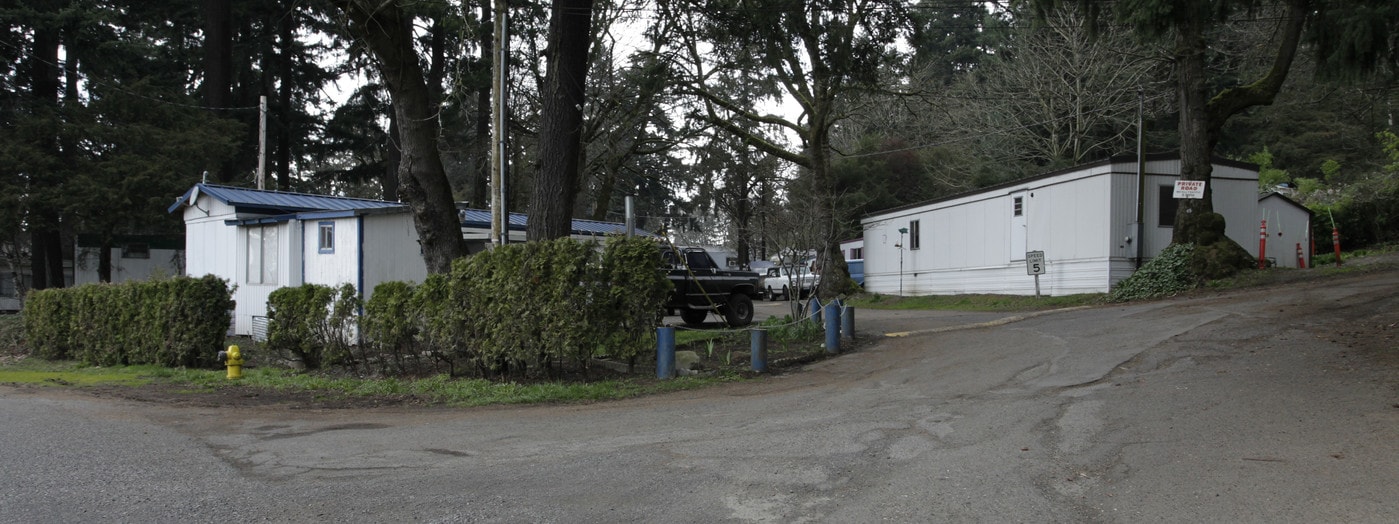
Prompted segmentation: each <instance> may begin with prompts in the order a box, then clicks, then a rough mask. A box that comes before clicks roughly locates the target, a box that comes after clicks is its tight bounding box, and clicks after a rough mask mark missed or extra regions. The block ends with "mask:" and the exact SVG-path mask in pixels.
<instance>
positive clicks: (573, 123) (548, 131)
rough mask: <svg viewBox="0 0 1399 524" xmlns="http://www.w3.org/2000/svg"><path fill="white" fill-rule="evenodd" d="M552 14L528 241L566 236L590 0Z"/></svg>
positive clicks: (562, 0)
mask: <svg viewBox="0 0 1399 524" xmlns="http://www.w3.org/2000/svg"><path fill="white" fill-rule="evenodd" d="M553 11H554V14H553V16H552V18H551V21H550V24H549V52H548V56H549V66H548V67H549V68H548V72H547V73H546V74H545V78H544V93H543V98H544V101H543V108H542V111H541V113H540V126H539V157H540V161H539V172H538V173H537V174H536V176H535V183H534V195H533V198H531V199H530V204H529V227H528V229H527V234H528V236H529V240H530V241H531V242H534V241H540V240H550V239H555V238H562V237H566V236H568V235H569V233H570V232H571V231H572V229H573V227H572V226H573V204H574V201H575V200H576V198H577V193H578V164H579V157H580V153H581V151H580V150H581V147H582V146H581V142H580V137H581V136H582V127H583V102H584V91H583V88H584V85H585V79H586V77H587V72H588V49H589V45H590V44H591V41H592V13H593V0H554V2H553Z"/></svg>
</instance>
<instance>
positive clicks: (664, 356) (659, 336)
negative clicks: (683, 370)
mask: <svg viewBox="0 0 1399 524" xmlns="http://www.w3.org/2000/svg"><path fill="white" fill-rule="evenodd" d="M656 378H658V379H661V380H670V379H672V378H675V328H673V327H658V328H656Z"/></svg>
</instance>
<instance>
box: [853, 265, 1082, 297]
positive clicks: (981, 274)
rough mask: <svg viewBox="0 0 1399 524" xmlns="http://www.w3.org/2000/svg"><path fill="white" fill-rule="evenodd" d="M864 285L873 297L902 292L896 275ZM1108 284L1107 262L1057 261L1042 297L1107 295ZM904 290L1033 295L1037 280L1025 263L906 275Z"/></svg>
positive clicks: (912, 292)
mask: <svg viewBox="0 0 1399 524" xmlns="http://www.w3.org/2000/svg"><path fill="white" fill-rule="evenodd" d="M866 260H868V259H866ZM865 282H866V286H865V287H866V290H868V291H870V292H873V293H886V294H895V293H897V292H898V290H899V275H898V273H897V272H895V273H893V274H881V275H877V276H875V275H870V274H869V273H866V274H865ZM1108 283H1109V266H1108V261H1107V260H1106V259H1102V258H1097V259H1084V260H1056V261H1052V262H1049V264H1048V273H1046V274H1044V275H1040V293H1041V294H1044V295H1070V294H1078V293H1105V292H1107V291H1108ZM903 289H904V294H905V295H963V294H972V293H994V294H1005V295H1033V294H1035V278H1034V276H1031V275H1028V274H1026V271H1025V265H1024V263H1016V264H1011V265H1001V266H992V267H968V268H962V269H943V270H935V271H923V272H919V273H916V274H915V273H913V272H905V274H904V276H903Z"/></svg>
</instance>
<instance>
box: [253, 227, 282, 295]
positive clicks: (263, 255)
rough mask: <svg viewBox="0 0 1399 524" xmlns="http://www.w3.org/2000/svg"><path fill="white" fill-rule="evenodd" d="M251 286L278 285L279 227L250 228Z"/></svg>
mask: <svg viewBox="0 0 1399 524" xmlns="http://www.w3.org/2000/svg"><path fill="white" fill-rule="evenodd" d="M247 280H248V283H249V284H275V283H277V226H275V225H271V226H256V227H250V228H248V276H247Z"/></svg>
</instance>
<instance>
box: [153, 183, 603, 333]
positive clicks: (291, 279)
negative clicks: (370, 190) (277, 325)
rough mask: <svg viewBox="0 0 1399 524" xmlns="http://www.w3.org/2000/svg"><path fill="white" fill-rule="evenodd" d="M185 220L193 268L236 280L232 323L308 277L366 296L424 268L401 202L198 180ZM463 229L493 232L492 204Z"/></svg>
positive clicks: (186, 198)
mask: <svg viewBox="0 0 1399 524" xmlns="http://www.w3.org/2000/svg"><path fill="white" fill-rule="evenodd" d="M176 210H182V213H183V215H184V221H185V247H186V267H185V274H187V275H189V276H196V277H197V276H203V275H216V276H218V277H221V278H224V279H227V280H228V281H229V283H231V284H235V285H236V286H237V288H236V290H235V291H234V296H233V298H234V300H235V301H237V305H236V309H235V310H234V319H233V322H234V326H233V331H234V333H235V334H239V335H249V334H252V333H253V323H254V320H253V319H254V318H255V317H266V316H267V297H268V296H269V295H271V293H272V292H273V291H275V290H277V289H278V288H281V287H288V286H299V285H302V284H320V285H325V286H332V287H336V286H340V285H342V284H346V283H348V284H352V285H354V287H355V289H356V290H358V292H359V293H360V297H361V298H362V299H364V300H368V299H369V297H370V295H371V294H372V293H373V292H374V287H375V286H377V285H379V284H380V283H383V282H388V281H407V282H422V281H423V279H424V278H426V277H427V265H426V264H425V263H424V262H423V257H422V249H421V247H420V246H419V244H418V232H417V229H416V228H415V227H414V225H413V217H412V215H410V214H409V213H408V208H407V207H405V206H404V205H403V204H401V203H399V202H385V201H381V200H367V199H359V198H345V197H334V196H324V195H308V194H301V193H287V192H281V191H263V190H257V189H247V188H238V187H228V186H219V185H213V184H197V185H195V186H194V187H193V188H191V189H190V190H189V191H187V192H185V194H184V195H182V196H180V197H179V199H177V200H176V201H175V204H174V205H172V206H170V209H169V212H172V213H173V212H175V211H176ZM458 215H459V218H460V219H461V223H462V236H463V237H464V238H467V239H468V240H471V239H477V240H478V242H479V239H484V238H486V237H488V236H489V235H488V233H489V228H490V222H489V216H490V214H489V213H488V212H485V211H480V210H475V209H462V210H460V211H459V213H458ZM526 224H527V219H526V217H525V216H524V215H520V214H511V216H510V230H511V238H512V239H519V240H523V238H524V229H525V227H526ZM573 228H574V231H573V235H572V236H573V237H574V238H578V239H594V238H599V237H602V236H605V235H608V234H621V233H624V232H625V231H624V228H625V226H624V225H623V224H616V223H611V222H595V221H588V220H575V221H574V224H573Z"/></svg>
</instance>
